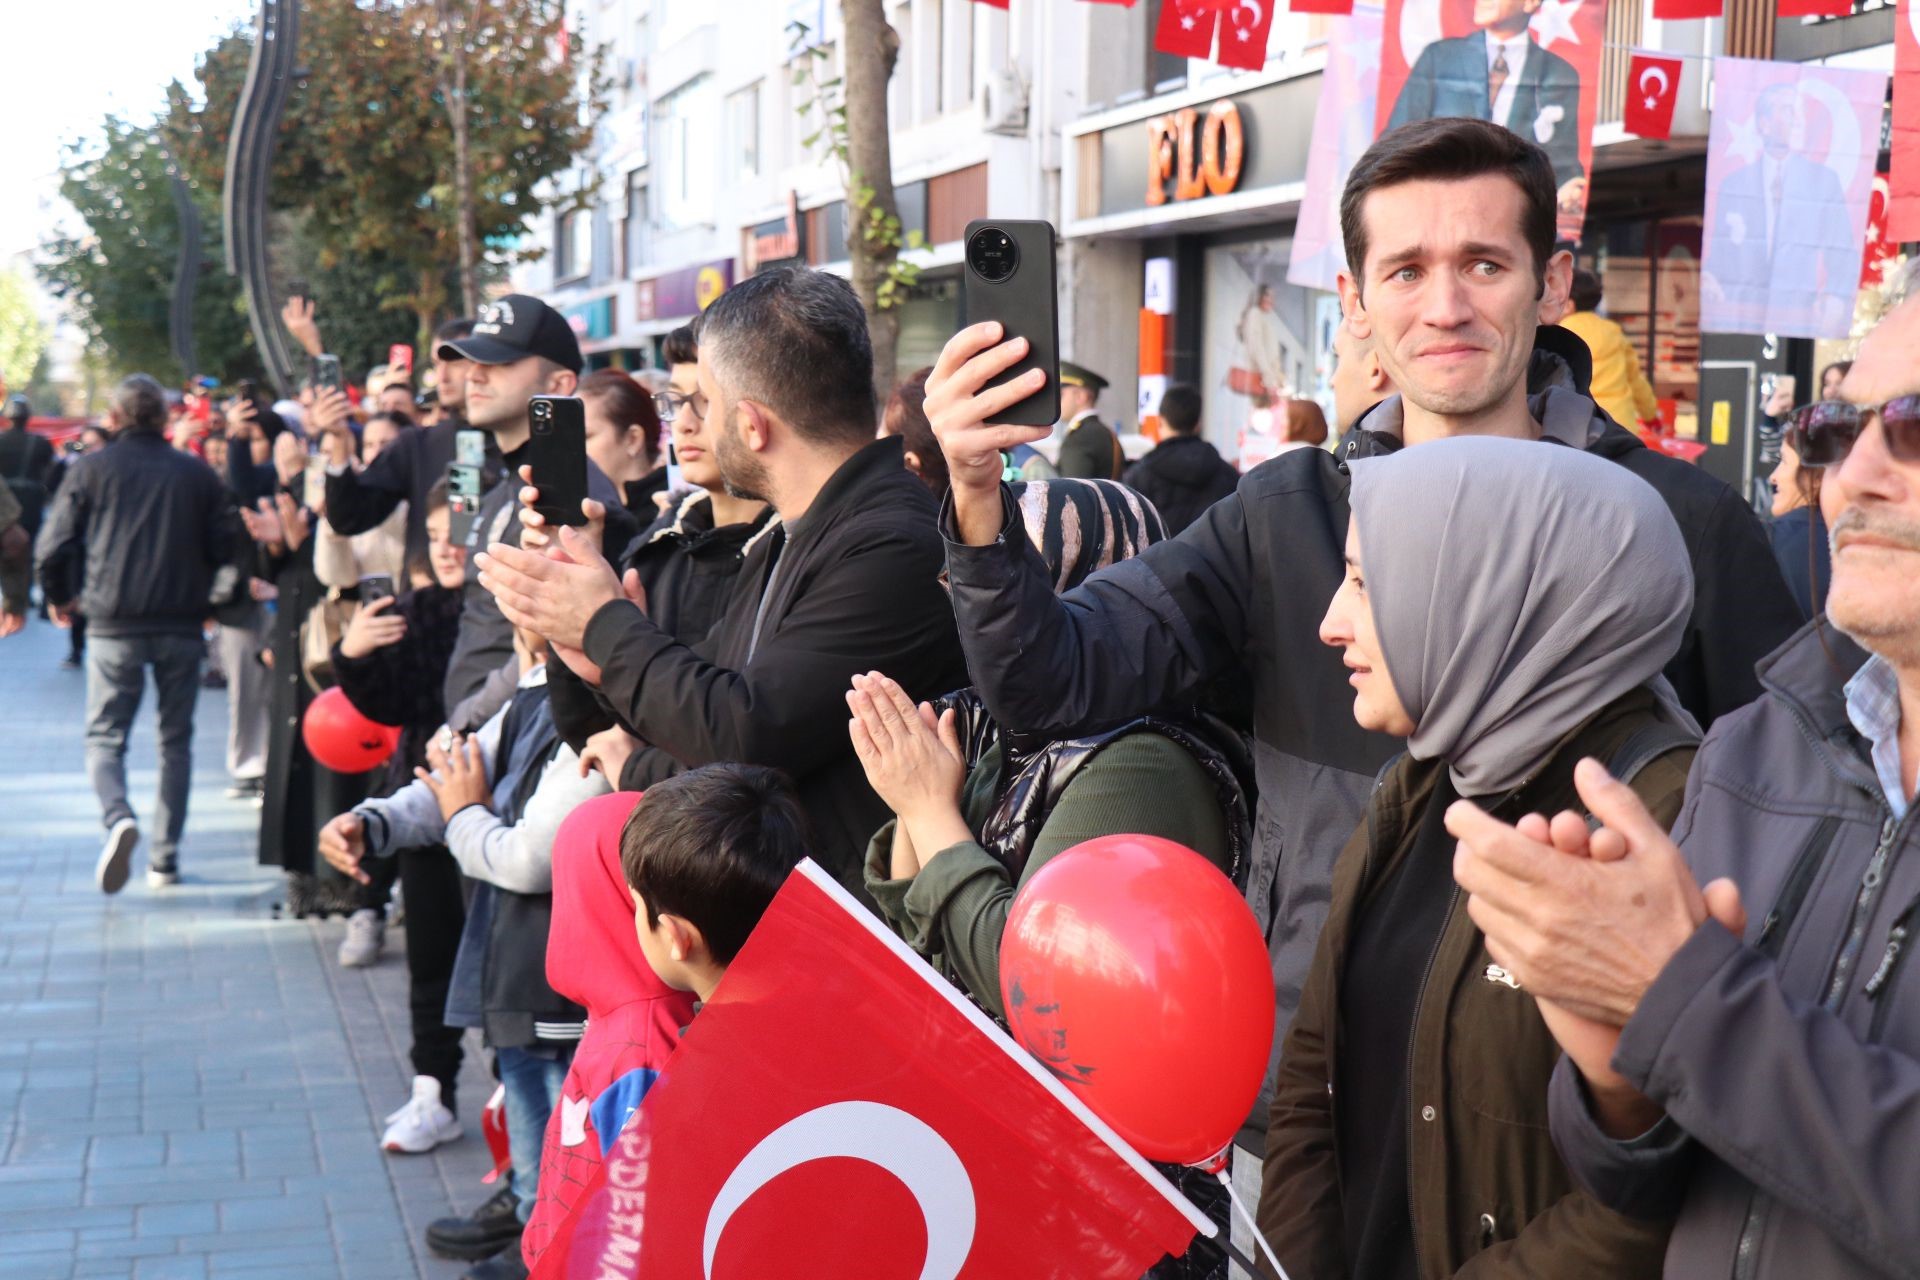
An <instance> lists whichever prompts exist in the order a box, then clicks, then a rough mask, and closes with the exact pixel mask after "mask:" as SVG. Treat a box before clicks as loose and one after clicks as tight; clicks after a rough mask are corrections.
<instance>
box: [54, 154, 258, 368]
mask: <svg viewBox="0 0 1920 1280" xmlns="http://www.w3.org/2000/svg"><path fill="white" fill-rule="evenodd" d="M60 194H61V195H63V196H65V197H66V199H67V201H68V203H70V204H72V206H73V207H74V209H75V211H76V212H77V213H78V214H79V215H80V219H81V221H82V222H84V223H85V224H86V230H85V232H84V233H82V234H79V235H73V236H62V237H59V238H58V239H56V240H54V241H52V242H51V243H49V244H46V245H43V246H42V253H41V258H42V261H41V264H40V267H39V271H40V275H41V278H42V279H43V280H44V281H45V282H46V284H47V287H48V288H49V289H50V290H51V291H52V292H53V293H54V295H55V296H56V297H59V298H62V299H65V300H66V301H67V302H69V303H70V304H71V305H72V306H73V308H74V311H75V313H76V316H77V318H78V320H79V323H80V325H81V327H82V329H83V330H85V332H86V334H87V336H88V338H89V339H90V341H91V345H92V346H93V347H94V348H95V349H96V350H97V351H98V352H99V353H100V356H101V358H102V360H103V362H104V364H105V365H106V367H107V368H108V369H109V370H110V371H112V372H115V373H128V372H132V371H134V370H141V371H144V372H147V373H151V374H153V375H154V376H155V377H158V378H160V379H162V380H163V381H166V382H170V383H176V384H178V383H184V381H185V380H186V379H187V378H188V377H190V376H193V375H194V374H198V373H209V374H212V375H214V376H215V377H218V378H220V379H221V380H222V381H225V382H232V381H235V380H237V379H239V378H242V377H256V376H258V374H259V370H260V362H259V359H258V357H257V356H256V355H255V353H254V350H253V338H252V335H251V334H249V333H248V332H247V324H246V316H245V313H244V312H243V311H242V310H241V305H240V288H239V284H238V282H237V281H235V280H234V279H233V277H232V276H230V275H228V274H227V273H226V272H225V270H223V269H222V267H221V265H220V264H221V249H220V220H219V212H218V210H217V208H215V207H213V204H212V202H211V201H209V200H208V199H207V198H206V196H205V194H204V192H197V193H196V194H195V199H196V202H197V204H198V207H199V209H200V214H201V223H202V228H201V230H202V237H203V243H202V246H201V251H202V262H203V266H202V272H201V275H200V277H199V279H198V280H197V281H196V288H195V290H194V345H195V349H196V354H197V355H198V356H199V359H200V364H201V368H199V369H182V368H181V367H180V364H179V362H178V361H177V360H175V359H174V356H173V351H172V347H171V333H170V330H169V313H170V308H171V304H172V297H173V280H174V273H175V271H176V270H177V269H178V259H179V246H180V219H179V216H178V213H177V211H176V210H175V208H174V203H173V189H172V184H171V179H170V177H169V170H168V165H167V157H166V152H165V149H164V148H163V147H162V146H161V143H160V138H159V135H158V133H157V132H156V130H155V129H154V127H153V126H151V125H140V124H134V123H130V122H129V121H127V120H124V119H121V118H119V117H117V116H109V117H107V119H106V122H105V124H104V125H103V127H102V131H101V136H99V137H98V138H95V139H92V140H90V141H87V142H82V143H75V144H74V145H73V146H71V147H70V148H69V149H68V160H67V165H66V171H65V176H64V177H63V178H62V179H61V182H60Z"/></svg>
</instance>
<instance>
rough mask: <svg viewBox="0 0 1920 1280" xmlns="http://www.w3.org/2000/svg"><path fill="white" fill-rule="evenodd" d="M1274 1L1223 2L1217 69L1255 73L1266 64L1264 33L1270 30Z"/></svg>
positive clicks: (1236, 0) (1232, 0)
mask: <svg viewBox="0 0 1920 1280" xmlns="http://www.w3.org/2000/svg"><path fill="white" fill-rule="evenodd" d="M1277 2H1278V0H1225V2H1224V3H1223V4H1222V6H1221V10H1222V13H1221V16H1222V19H1223V20H1222V22H1221V24H1220V55H1219V58H1218V59H1217V60H1218V61H1219V63H1220V65H1221V66H1223V67H1239V68H1240V69H1241V70H1243V71H1258V70H1259V69H1260V68H1262V67H1264V66H1266V65H1267V34H1268V33H1269V32H1271V31H1272V30H1273V6H1274V5H1275V4H1276V3H1277Z"/></svg>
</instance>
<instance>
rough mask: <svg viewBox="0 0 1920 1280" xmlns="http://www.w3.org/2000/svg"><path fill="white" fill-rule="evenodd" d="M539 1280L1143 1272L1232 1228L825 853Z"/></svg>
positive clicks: (611, 1159)
mask: <svg viewBox="0 0 1920 1280" xmlns="http://www.w3.org/2000/svg"><path fill="white" fill-rule="evenodd" d="M604 1171H605V1172H604V1181H603V1182H601V1183H600V1184H599V1185H598V1186H597V1187H594V1188H592V1189H590V1190H589V1191H587V1192H586V1193H584V1194H583V1195H582V1196H581V1197H580V1200H579V1202H578V1205H577V1207H576V1209H575V1212H574V1214H573V1216H572V1217H570V1218H569V1219H568V1221H567V1223H566V1224H565V1225H563V1227H562V1228H561V1231H560V1233H559V1234H558V1235H557V1236H556V1237H555V1239H554V1242H553V1244H552V1245H550V1246H549V1247H548V1250H547V1252H546V1253H545V1254H543V1255H542V1256H541V1259H540V1265H539V1267H538V1268H537V1269H536V1270H535V1272H534V1275H535V1277H536V1280H588V1278H591V1280H622V1278H627V1277H633V1278H636V1280H656V1278H658V1280H684V1278H685V1277H689V1276H692V1277H703V1278H704V1280H741V1278H744V1277H761V1276H824V1275H841V1276H870V1275H871V1276H881V1275H887V1276H891V1275H902V1276H911V1275H919V1276H922V1277H938V1278H939V1280H1028V1278H1031V1280H1068V1277H1075V1278H1081V1277H1111V1280H1133V1278H1134V1277H1137V1276H1139V1275H1140V1274H1141V1273H1142V1272H1143V1271H1145V1270H1146V1269H1147V1268H1148V1267H1150V1266H1152V1265H1153V1264H1154V1263H1155V1262H1157V1261H1159V1260H1160V1258H1161V1257H1162V1256H1163V1255H1166V1254H1179V1253H1181V1252H1182V1251H1184V1250H1185V1249H1186V1247H1187V1245H1188V1244H1190V1243H1191V1242H1192V1240H1193V1237H1194V1235H1195V1234H1196V1233H1197V1232H1201V1231H1204V1232H1206V1233H1207V1234H1209V1235H1211V1234H1213V1232H1214V1230H1215V1228H1214V1227H1213V1225H1212V1224H1211V1223H1209V1222H1208V1220H1207V1219H1206V1217H1205V1216H1204V1215H1202V1214H1201V1213H1200V1212H1199V1211H1198V1210H1197V1209H1195V1208H1194V1207H1193V1206H1192V1205H1191V1204H1189V1203H1188V1202H1187V1201H1186V1199H1185V1198H1184V1197H1182V1196H1181V1195H1180V1194H1179V1193H1178V1192H1177V1191H1176V1190H1175V1189H1174V1188H1173V1187H1172V1186H1171V1185H1170V1184H1169V1183H1168V1182H1167V1181H1166V1180H1165V1179H1164V1178H1162V1177H1161V1176H1160V1175H1159V1174H1158V1173H1156V1172H1155V1171H1154V1170H1153V1167H1152V1166H1151V1165H1149V1164H1147V1163H1146V1162H1145V1161H1144V1160H1143V1159H1142V1158H1141V1157H1140V1156H1139V1154H1138V1153H1136V1152H1135V1151H1133V1150H1132V1148H1130V1147H1128V1146H1127V1145H1126V1143H1124V1142H1123V1141H1121V1139H1120V1138H1119V1137H1118V1135H1116V1134H1115V1133H1114V1132H1113V1131H1112V1130H1111V1129H1110V1128H1108V1127H1107V1126H1106V1125H1105V1124H1104V1123H1103V1122H1101V1121H1100V1120H1099V1119H1098V1118H1097V1117H1095V1116H1094V1115H1093V1113H1092V1112H1091V1111H1089V1110H1088V1109H1087V1108H1086V1106H1085V1104H1084V1103H1082V1102H1081V1101H1080V1100H1079V1099H1078V1098H1077V1097H1075V1096H1074V1095H1073V1094H1071V1093H1069V1092H1068V1091H1067V1089H1066V1087H1065V1086H1064V1085H1062V1084H1061V1083H1060V1082H1059V1081H1058V1080H1057V1079H1055V1078H1054V1077H1053V1076H1052V1075H1050V1074H1049V1073H1048V1072H1047V1071H1046V1070H1045V1068H1043V1067H1042V1066H1041V1065H1040V1064H1039V1063H1038V1062H1037V1061H1036V1060H1035V1059H1033V1058H1032V1057H1030V1056H1029V1055H1028V1054H1027V1053H1026V1052H1025V1051H1024V1050H1022V1049H1021V1048H1019V1047H1018V1046H1017V1045H1015V1044H1014V1042H1013V1041H1012V1040H1010V1039H1009V1038H1008V1037H1007V1036H1006V1034H1005V1033H1004V1032H1002V1031H1000V1030H999V1028H997V1027H996V1026H994V1024H993V1023H992V1022H990V1021H988V1019H987V1018H986V1017H985V1015H983V1014H982V1013H981V1012H980V1011H979V1010H978V1009H976V1008H975V1007H974V1006H973V1005H972V1004H970V1003H969V1002H968V1001H967V1000H966V999H965V997H963V996H962V995H961V994H960V993H959V992H958V991H956V990H955V989H954V988H953V987H952V986H950V985H949V984H947V983H946V982H945V981H944V980H943V979H942V978H940V977H939V976H938V975H937V974H935V973H934V971H933V970H932V969H931V968H930V967H928V965H927V963H926V962H925V961H924V960H922V959H921V958H920V957H919V956H917V955H915V954H914V953H913V952H911V951H910V950H908V949H907V947H906V945H905V944H904V943H902V942H901V941H900V940H899V939H898V938H896V937H894V936H893V935H892V934H891V933H889V932H887V930H886V929H885V928H884V927H883V926H881V925H880V924H879V923H878V922H877V921H875V920H874V919H873V917H872V916H870V915H869V914H868V913H867V912H866V911H865V910H864V909H862V908H861V907H860V906H859V904H858V903H856V902H855V901H854V900H853V898H852V897H851V896H850V895H849V894H848V893H847V891H846V890H845V889H843V888H841V887H840V886H839V885H838V884H837V883H835V882H834V880H833V879H832V878H831V877H830V876H828V875H827V874H826V873H825V872H823V871H821V870H820V869H819V868H818V867H817V866H815V865H814V864H813V863H811V862H808V863H804V864H802V865H801V867H800V868H799V869H798V870H796V871H795V872H794V873H793V874H792V875H791V876H790V877H789V878H788V879H787V882H786V884H785V885H784V886H783V887H782V888H781V890H780V893H779V896H778V897H777V898H775V900H774V903H773V906H772V907H771V908H769V910H768V911H767V914H766V915H765V916H764V917H763V918H762V919H761V921H760V924H759V925H758V926H757V927H756V928H755V929H754V931H753V935H752V937H751V938H750V939H749V940H748V942H747V945H746V946H745V947H744V948H743V949H742V950H741V952H740V955H739V956H738V958H737V959H736V960H735V961H734V963H733V964H732V965H731V966H730V967H729V968H728V970H727V976H726V979H725V981H723V982H722V983H721V984H720V989H719V991H718V992H717V993H716V994H715V996H714V998H713V999H712V1000H711V1001H709V1002H708V1003H707V1005H706V1006H705V1008H704V1009H703V1010H702V1011H701V1013H700V1014H699V1016H698V1017H696V1018H695V1019H694V1022H693V1026H692V1027H691V1028H689V1030H688V1032H687V1035H686V1038H685V1039H684V1040H682V1042H681V1045H680V1048H679V1050H678V1051H676V1053H675V1054H674V1056H673V1057H672V1058H671V1059H670V1060H669V1061H668V1063H667V1065H666V1069H665V1071H664V1072H663V1074H662V1075H661V1077H660V1080H659V1082H658V1083H657V1084H655V1085H654V1086H653V1089H652V1091H651V1092H650V1093H649V1094H648V1095H647V1098H646V1102H645V1103H644V1105H643V1106H642V1107H641V1109H640V1111H639V1113H638V1114H637V1115H636V1116H635V1117H634V1119H633V1120H632V1122H631V1123H629V1124H628V1125H627V1126H626V1127H625V1128H624V1129H623V1130H621V1132H620V1136H619V1138H618V1139H617V1140H616V1142H615V1144H614V1146H613V1148H612V1150H611V1151H610V1152H609V1153H608V1156H607V1161H606V1164H605V1166H604Z"/></svg>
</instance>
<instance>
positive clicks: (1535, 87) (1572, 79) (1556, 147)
mask: <svg viewBox="0 0 1920 1280" xmlns="http://www.w3.org/2000/svg"><path fill="white" fill-rule="evenodd" d="M1606 21H1607V19H1606V0H1387V13H1386V38H1385V40H1384V41H1383V42H1382V46H1381V52H1380V99H1379V104H1378V108H1377V119H1378V127H1379V130H1380V132H1382V133H1384V132H1386V131H1387V130H1388V129H1391V128H1394V127H1396V126H1398V125H1403V124H1408V123H1411V122H1412V121H1415V120H1428V119H1432V118H1434V117H1436V116H1470V117H1472V118H1474V119H1477V120H1492V121H1494V122H1495V123H1497V124H1503V125H1505V126H1506V127H1507V128H1509V129H1511V130H1513V131H1514V132H1515V133H1517V134H1519V135H1520V136H1521V137H1523V138H1528V139H1531V140H1532V141H1534V142H1537V143H1539V144H1540V146H1542V147H1543V148H1545V149H1546V152H1547V155H1548V156H1549V157H1551V158H1552V160H1553V174H1554V179H1555V183H1556V185H1557V186H1558V187H1559V189H1560V196H1559V203H1560V216H1559V238H1560V239H1562V240H1570V241H1575V242H1578V241H1579V239H1580V228H1581V224H1582V223H1584V222H1585V221H1586V217H1587V175H1588V174H1589V173H1590V172H1591V171H1592V168H1593V118H1594V114H1595V112H1596V111H1597V110H1598V108H1599V102H1600V51H1601V45H1602V44H1603V42H1604V40H1605V33H1606Z"/></svg>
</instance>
